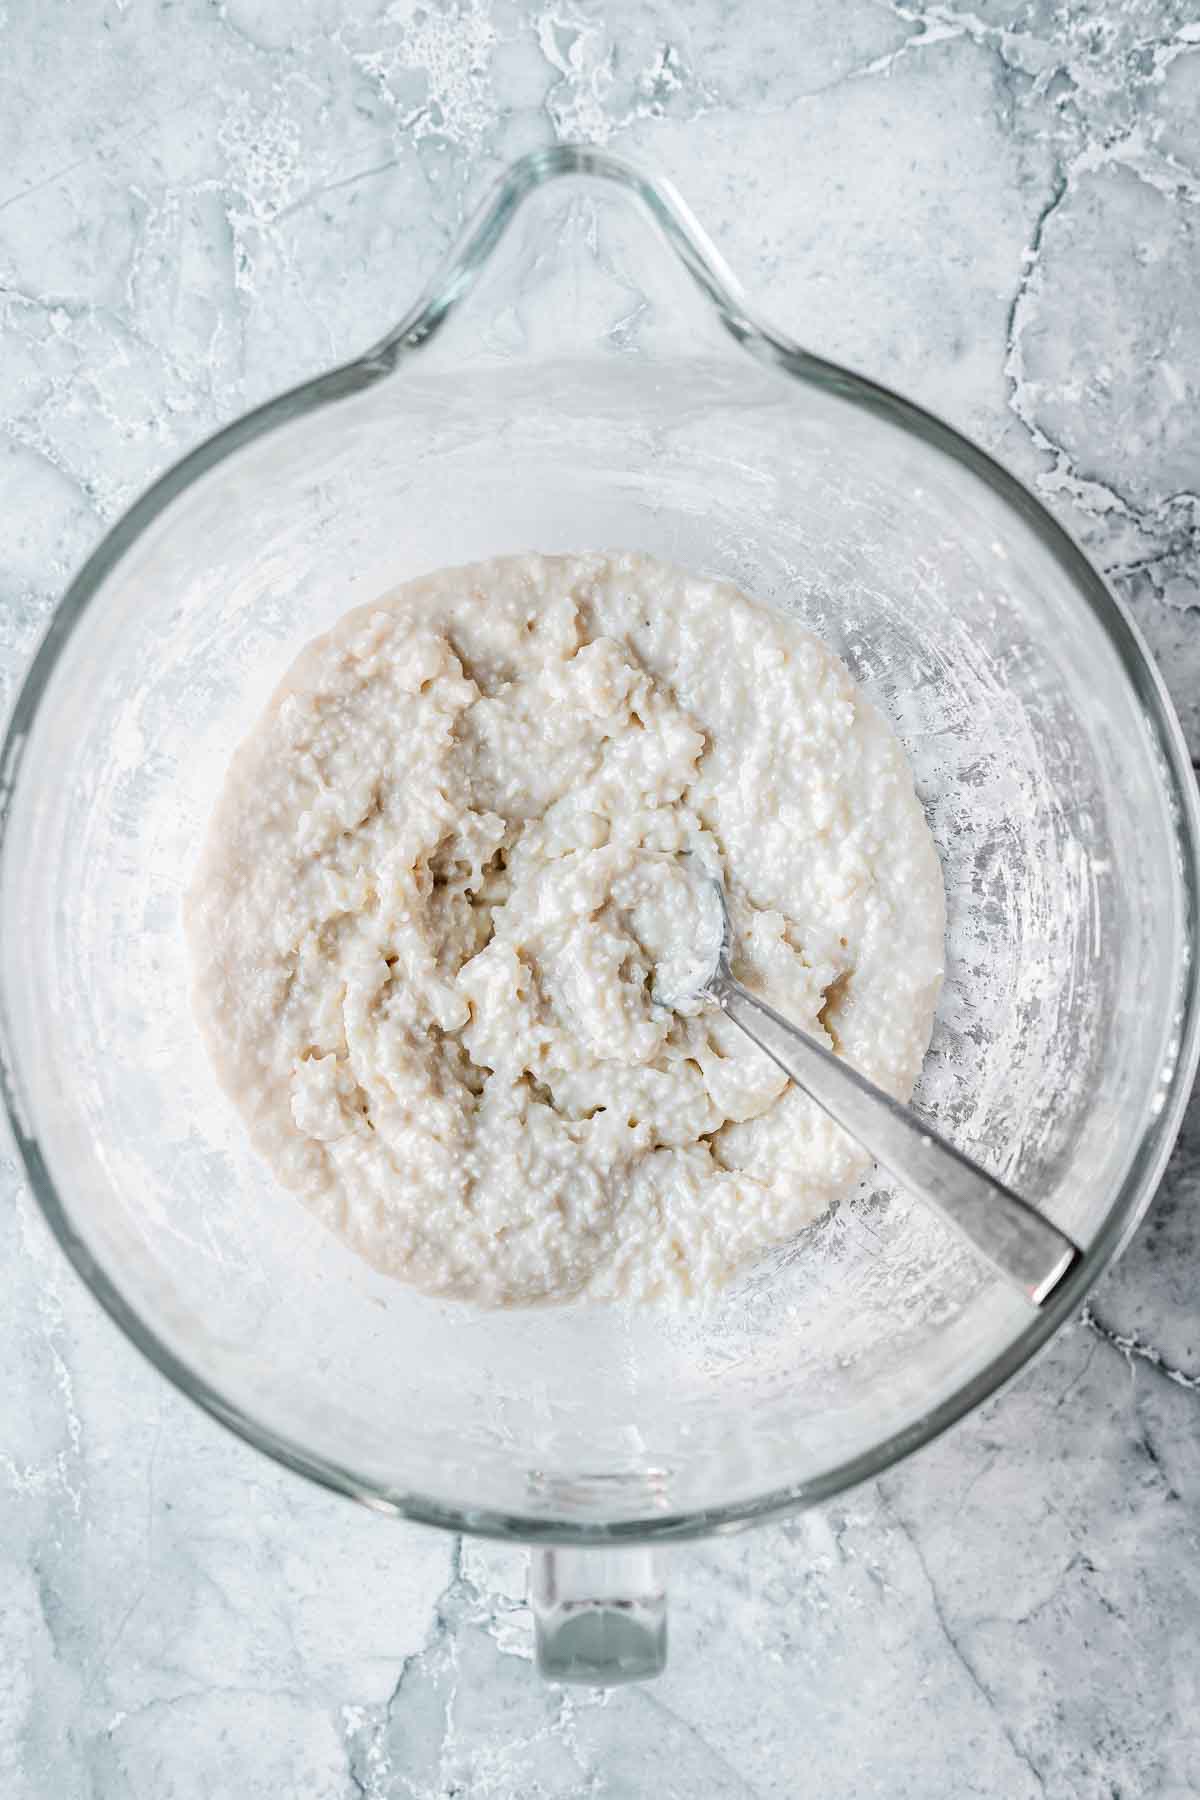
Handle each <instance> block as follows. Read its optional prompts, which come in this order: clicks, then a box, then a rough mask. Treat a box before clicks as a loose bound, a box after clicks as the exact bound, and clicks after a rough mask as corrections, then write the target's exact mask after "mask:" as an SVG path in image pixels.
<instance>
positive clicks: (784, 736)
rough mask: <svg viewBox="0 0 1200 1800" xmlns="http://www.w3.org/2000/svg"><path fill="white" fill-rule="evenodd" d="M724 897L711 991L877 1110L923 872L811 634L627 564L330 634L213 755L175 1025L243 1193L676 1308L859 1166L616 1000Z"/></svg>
mask: <svg viewBox="0 0 1200 1800" xmlns="http://www.w3.org/2000/svg"><path fill="white" fill-rule="evenodd" d="M683 849H699V850H701V851H702V852H703V855H704V857H705V858H706V859H707V860H710V861H712V862H713V863H715V864H719V866H720V867H721V868H722V869H723V871H724V877H725V882H726V886H727V890H728V893H729V898H730V911H731V914H732V917H733V924H734V930H735V933H736V940H737V955H736V957H735V963H734V971H735V973H736V974H737V975H738V976H739V977H740V978H741V979H742V980H743V981H745V982H746V983H747V985H748V986H749V987H751V988H753V989H755V990H756V991H758V992H760V993H762V994H763V995H765V996H766V997H767V998H768V999H770V1000H771V1002H772V1003H773V1004H774V1005H775V1006H777V1007H778V1008H779V1009H780V1011H782V1012H784V1013H786V1014H787V1015H788V1016H789V1017H791V1018H793V1019H795V1020H796V1021H797V1023H799V1024H802V1025H805V1026H807V1028H808V1029H809V1030H811V1031H812V1032H814V1033H815V1034H816V1035H817V1036H818V1037H821V1038H822V1039H823V1040H824V1041H826V1042H828V1043H831V1044H832V1045H833V1047H834V1048H835V1049H836V1050H837V1051H839V1053H840V1054H842V1055H844V1056H845V1057H847V1058H848V1059H849V1060H850V1061H851V1062H852V1063H853V1064H854V1065H855V1066H856V1067H857V1068H859V1069H861V1070H863V1071H864V1073H866V1074H867V1075H869V1076H871V1077H872V1079H874V1080H875V1081H877V1082H879V1083H880V1084H881V1085H882V1086H884V1087H886V1088H887V1089H888V1090H889V1091H890V1092H891V1093H893V1094H896V1095H898V1096H900V1097H902V1098H907V1097H908V1095H909V1094H910V1092H911V1090H912V1085H913V1082H914V1080H915V1078H916V1074H917V1071H918V1069H919V1067H920V1064H921V1059H922V1056H923V1055H924V1052H925V1049H926V1047H927V1044H928V1041H929V1034H930V1028H931V1021H932V1014H933V1007H934V1003H935V1001H936V998H937V993H938V988H939V984H940V980H941V971H942V939H943V929H944V903H943V894H942V882H941V871H940V869H939V865H938V860H937V855H936V852H935V850H934V847H933V842H932V839H931V838H930V835H929V831H928V829H927V827H926V824H925V820H924V817H923V814H922V811H921V807H920V804H919V802H918V801H917V799H916V797H915V795H914V793H913V785H912V779H911V775H910V772H909V769H908V767H907V764H906V761H905V758H904V754H903V751H902V750H901V748H900V746H899V744H898V743H897V741H896V739H895V738H894V737H893V736H892V733H891V731H890V730H889V728H888V727H887V725H886V724H885V723H884V722H883V720H882V719H881V718H880V716H879V714H878V713H877V712H875V710H874V709H873V708H872V707H871V706H870V705H869V704H868V703H867V701H866V700H865V699H864V698H863V696H862V695H861V694H860V693H859V692H858V690H857V689H856V688H855V686H854V683H853V682H852V681H851V679H850V677H849V675H848V674H847V672H846V670H845V668H844V667H843V666H842V664H841V663H840V662H839V661H838V660H837V658H836V657H835V656H833V655H832V653H831V652H830V651H829V650H828V649H827V648H826V647H825V646H824V645H823V644H821V643H820V642H819V641H818V640H816V639H815V638H812V637H810V636H807V635H806V634H804V633H802V632H800V631H799V630H798V629H797V628H796V627H795V626H794V625H792V624H789V623H788V622H787V621H786V620H785V619H783V618H781V617H779V616H777V615H776V614H774V613H771V612H768V611H766V610H765V609H763V608H761V607H759V606H757V605H755V604H754V603H752V602H751V601H749V600H747V599H746V598H745V597H744V596H743V595H742V594H740V593H738V592H737V590H736V589H734V588H732V587H730V586H726V585H719V584H715V583H712V582H708V581H700V580H697V579H694V578H693V577H691V576H688V575H686V574H683V573H681V572H680V571H678V570H675V569H672V568H668V567H666V566H665V565H663V564H661V563H657V562H655V561H652V560H650V559H648V558H645V557H640V556H631V555H617V556H600V555H589V556H573V557H541V556H520V557H510V558H506V559H503V560H499V561H496V562H492V563H486V564H481V565H478V566H476V567H474V568H468V569H453V570H446V571H443V572H441V573H440V574H437V575H432V576H429V577H428V578H426V579H425V580H422V581H417V582H413V583H412V584H410V585H409V586H407V587H404V588H401V589H400V590H399V591H398V592H396V593H394V594H391V595H389V596H387V597H386V598H385V599H383V600H380V601H378V602H377V603H376V604H374V605H372V606H367V607H363V608H361V609H359V610H358V611H356V612H353V613H350V614H349V615H348V616H347V617H346V618H344V619H342V620H341V622H340V623H339V624H338V625H337V626H336V627H335V629H334V630H333V631H332V632H331V633H330V634H329V635H328V636H327V637H324V638H321V639H318V640H317V641H316V642H315V643H313V644H310V645H309V646H308V648H307V649H306V650H305V651H304V652H303V653H302V655H301V656H300V657H299V658H298V660H297V662H296V663H295V665H294V666H293V668H292V670H291V672H290V673H289V675H288V677H287V678H286V680H285V682H284V684H283V686H282V687H281V688H280V689H279V691H278V693H277V694H276V695H275V697H274V699H273V701H272V703H271V705H270V707H269V708H268V710H267V712H266V714H265V716H264V717H263V719H262V720H261V721H260V723H259V725H258V727H257V728H256V730H255V731H254V733H253V735H252V736H251V737H250V739H249V741H248V742H247V743H246V744H244V745H243V746H242V748H241V749H240V750H239V751H238V753H237V755H236V756H235V758H234V760H233V764H232V767H231V769H230V772H229V776H228V779H227V781H226V785H225V788H224V790H223V792H222V795H221V798H220V801H219V804H218V806H217V809H216V813H215V816H214V819H213V822H212V826H211V830H210V834H209V838H208V842H207V846H206V848H205V852H204V855H203V858H202V861H201V865H200V868H199V871H198V874H197V877H196V881H195V885H194V888H193V891H192V893H191V896H190V900H189V908H188V925H189V933H190V938H191V944H192V950H193V954H194V960H195V972H196V1005H197V1010H198V1014H199V1018H200V1022H201V1025H202V1028H203V1031H204V1034H205V1037H206V1040H207V1042H208V1045H209V1049H210V1051H211V1053H212V1056H213V1058H214V1060H215V1063H216V1066H217V1069H218V1071H219V1074H220V1076H221V1080H222V1082H223V1084H224V1085H225V1087H226V1088H227V1090H228V1092H229V1094H230V1096H231V1098H232V1099H233V1101H234V1102H235V1104H236V1105H237V1106H238V1107H239V1109H240V1110H241V1111H242V1112H243V1114H244V1115H245V1117H246V1119H247V1122H248V1124H249V1126H250V1129H251V1132H252V1134H253V1139H254V1143H255V1144H256V1146H257V1148H258V1149H259V1150H260V1151H261V1153H262V1154H263V1155H264V1156H265V1157H266V1159H267V1160H268V1161H269V1163H270V1164H271V1166H272V1167H273V1169H274V1170H275V1172H276V1174H277V1175H278V1176H279V1177H280V1179H281V1180H282V1181H284V1182H285V1183H286V1184H287V1185H288V1186H289V1187H291V1188H294V1189H296V1191H297V1192H298V1193H300V1194H301V1195H302V1196H303V1197H304V1199H305V1201H306V1202H307V1203H308V1204H309V1205H310V1206H311V1207H312V1208H313V1209H314V1211H316V1212H317V1213H318V1215H319V1216H320V1217H321V1218H322V1219H323V1220H325V1221H326V1222H327V1223H328V1224H329V1225H330V1226H331V1227H332V1228H333V1229H334V1230H335V1231H337V1232H339V1233H341V1235H342V1236H343V1237H344V1238H345V1239H346V1240H347V1241H348V1242H349V1243H350V1244H351V1245H352V1246H353V1247H354V1248H355V1249H356V1250H358V1251H359V1252H361V1254H362V1255H363V1256H365V1257H367V1258H368V1259H369V1260H370V1261H371V1262H372V1263H374V1264H375V1265H376V1266H377V1267H379V1268H380V1269H383V1270H385V1271H387V1272H388V1273H389V1274H393V1275H396V1276H398V1277H400V1278H401V1279H402V1280H404V1281H408V1282H412V1283H414V1284H415V1285H416V1286H418V1287H420V1288H423V1289H425V1290H427V1291H428V1292H431V1293H437V1294H448V1295H455V1296H458V1297H460V1298H463V1299H467V1300H473V1301H477V1302H481V1303H484V1304H489V1305H495V1304H511V1303H518V1302H524V1301H533V1300H542V1299H563V1298H567V1297H569V1296H571V1295H575V1294H579V1293H586V1294H588V1295H593V1296H605V1297H607V1296H633V1297H637V1298H643V1299H649V1298H652V1297H657V1296H661V1295H670V1294H674V1295H679V1294H704V1293H706V1292H709V1291H711V1290H714V1289H715V1288H717V1287H718V1286H719V1285H720V1284H721V1283H723V1282H724V1281H726V1280H727V1279H728V1277H729V1276H730V1275H731V1273H732V1272H733V1271H734V1270H736V1269H737V1268H739V1267H740V1266H741V1265H743V1264H745V1262H746V1261H747V1259H749V1258H752V1257H753V1256H755V1255H756V1254H757V1253H759V1252H761V1251H763V1250H765V1249H766V1248H767V1247H768V1246H770V1245H772V1244H778V1243H780V1242H781V1241H783V1240H785V1239H787V1238H789V1237H791V1236H792V1235H793V1234H794V1233H795V1232H797V1231H798V1230H799V1229H800V1227H802V1226H803V1225H805V1224H807V1223H808V1222H809V1221H811V1220H812V1219H815V1218H816V1217H817V1216H818V1215H819V1214H821V1213H822V1212H824V1211H825V1209H826V1208H827V1207H828V1206H829V1205H830V1203H831V1202H832V1201H833V1200H835V1199H836V1198H837V1196H838V1195H839V1194H842V1193H844V1192H845V1191H846V1189H847V1188H848V1187H849V1186H851V1185H852V1184H853V1182H854V1181H855V1180H856V1178H857V1177H858V1176H859V1175H860V1173H861V1172H862V1170H863V1169H864V1167H865V1166H866V1163H867V1160H868V1159H867V1158H866V1157H865V1156H864V1154H863V1153H862V1152H861V1151H860V1150H859V1149H858V1148H857V1147H856V1146H855V1145H854V1144H853V1143H852V1142H851V1141H850V1140H849V1139H848V1138H847V1137H846V1136H845V1135H844V1134H843V1133H842V1132H841V1131H840V1130H839V1129H838V1128H837V1127H836V1126H835V1125H833V1124H831V1123H830V1122H829V1121H828V1119H826V1117H825V1116H824V1115H823V1114H822V1113H821V1112H820V1111H819V1110H818V1108H817V1107H816V1106H815V1105H814V1104H813V1103H812V1102H811V1101H809V1100H807V1099H806V1098H805V1097H804V1096H803V1095H802V1094H800V1093H798V1092H797V1091H796V1090H795V1089H794V1088H791V1087H790V1086H788V1085H787V1082H786V1078H785V1077H784V1076H783V1075H782V1074H781V1073H780V1071H779V1070H778V1069H777V1068H776V1067H775V1065H774V1064H773V1063H771V1062H770V1061H769V1060H768V1059H767V1058H766V1057H765V1056H764V1055H763V1054H762V1053H761V1052H760V1051H759V1050H757V1049H756V1048H755V1047H754V1046H753V1045H752V1044H750V1043H749V1041H748V1040H747V1039H746V1038H744V1037H743V1036H742V1035H741V1034H740V1033H739V1032H738V1031H737V1029H736V1028H735V1027H734V1026H732V1025H730V1024H729V1022H728V1021H727V1020H725V1019H724V1018H723V1017H722V1016H721V1015H720V1014H719V1013H716V1012H713V1011H706V1012H703V1013H700V1014H699V1015H697V1016H694V1017H688V1018H683V1017H679V1016H676V1015H675V1014H673V1013H669V1012H666V1011H665V1010H663V1009H662V1008H661V1007H658V1006H656V1005H654V1004H653V1003H652V1002H651V999H650V989H651V986H652V984H653V981H654V977H655V969H656V965H657V963H658V962H659V961H660V960H662V959H664V958H680V957H682V958H683V959H684V960H685V961H686V958H687V953H688V950H689V947H690V945H691V943H692V942H693V941H694V940H695V938H696V936H697V933H698V932H700V931H702V930H703V926H702V924H701V922H700V915H699V914H698V912H697V906H698V904H699V903H700V896H699V890H698V888H697V885H696V883H695V879H694V876H692V875H690V874H689V872H688V865H687V864H686V862H683V861H681V859H680V858H679V856H678V852H679V851H680V850H683Z"/></svg>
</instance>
